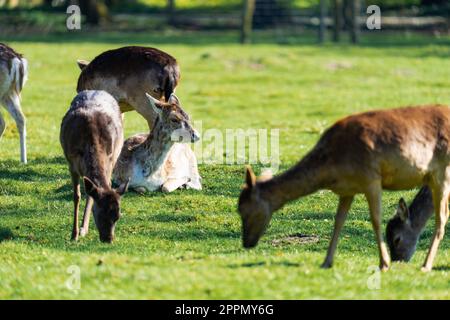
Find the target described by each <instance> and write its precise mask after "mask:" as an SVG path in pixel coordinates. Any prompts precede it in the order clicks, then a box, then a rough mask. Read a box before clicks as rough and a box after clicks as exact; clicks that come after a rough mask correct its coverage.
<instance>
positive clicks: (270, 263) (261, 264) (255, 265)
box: [227, 261, 301, 269]
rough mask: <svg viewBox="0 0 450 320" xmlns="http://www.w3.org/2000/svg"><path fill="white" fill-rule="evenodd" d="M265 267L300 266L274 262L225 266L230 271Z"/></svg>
mask: <svg viewBox="0 0 450 320" xmlns="http://www.w3.org/2000/svg"><path fill="white" fill-rule="evenodd" d="M265 266H281V267H295V268H298V267H300V266H301V264H300V263H296V262H290V261H276V262H270V261H269V262H267V261H258V262H246V263H240V264H239V263H238V264H229V265H227V267H228V268H230V269H239V268H255V267H265Z"/></svg>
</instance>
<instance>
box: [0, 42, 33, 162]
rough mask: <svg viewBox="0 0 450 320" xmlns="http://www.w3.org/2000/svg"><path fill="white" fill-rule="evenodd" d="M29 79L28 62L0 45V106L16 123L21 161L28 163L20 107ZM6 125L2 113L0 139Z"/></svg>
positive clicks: (22, 116)
mask: <svg viewBox="0 0 450 320" xmlns="http://www.w3.org/2000/svg"><path fill="white" fill-rule="evenodd" d="M27 77H28V62H27V60H26V59H25V58H24V57H23V56H22V55H21V54H19V53H17V52H16V51H14V50H13V49H12V48H10V47H8V46H7V45H5V44H3V43H0V104H2V105H3V106H4V107H5V108H6V110H8V112H9V114H10V115H11V116H12V117H13V119H14V121H15V122H16V126H17V129H18V130H19V136H20V160H21V161H22V162H23V163H27V141H26V140H27V131H26V123H25V116H24V115H23V112H22V108H21V105H20V93H21V91H22V88H23V86H24V85H25V82H26V81H27ZM5 128H6V123H5V120H4V119H3V117H2V114H1V113H0V138H1V137H2V135H3V133H4V132H5Z"/></svg>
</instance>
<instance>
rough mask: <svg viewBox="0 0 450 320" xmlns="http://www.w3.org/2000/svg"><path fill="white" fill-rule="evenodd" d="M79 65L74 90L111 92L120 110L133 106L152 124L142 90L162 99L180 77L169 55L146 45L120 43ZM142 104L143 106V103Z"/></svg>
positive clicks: (127, 109) (174, 62)
mask: <svg viewBox="0 0 450 320" xmlns="http://www.w3.org/2000/svg"><path fill="white" fill-rule="evenodd" d="M79 66H80V68H81V69H82V71H81V74H80V77H79V78H78V86H77V91H78V92H79V91H81V90H105V91H107V92H109V93H110V94H112V95H113V96H114V97H115V98H116V100H117V101H119V104H120V106H121V111H122V112H126V111H131V110H136V111H138V112H139V113H140V114H141V115H142V116H144V118H145V119H147V121H148V122H149V126H150V125H151V124H153V121H154V120H155V115H154V114H153V112H152V111H151V110H149V109H148V108H146V107H145V106H146V105H147V104H146V103H145V93H146V92H148V93H149V94H151V95H152V96H153V97H154V98H156V99H162V98H163V97H164V98H165V99H166V101H167V100H168V99H169V97H170V95H171V94H172V93H173V92H174V91H175V88H176V86H177V85H178V82H179V81H180V70H179V67H178V64H177V61H176V59H175V58H174V57H172V56H171V55H169V54H167V53H165V52H163V51H161V50H158V49H155V48H146V47H136V46H132V47H123V48H119V49H115V50H110V51H106V52H104V53H102V54H100V55H99V56H97V57H96V58H95V59H94V60H93V61H92V62H91V63H89V64H88V65H87V66H86V62H84V63H81V64H80V63H79ZM143 106H144V107H143Z"/></svg>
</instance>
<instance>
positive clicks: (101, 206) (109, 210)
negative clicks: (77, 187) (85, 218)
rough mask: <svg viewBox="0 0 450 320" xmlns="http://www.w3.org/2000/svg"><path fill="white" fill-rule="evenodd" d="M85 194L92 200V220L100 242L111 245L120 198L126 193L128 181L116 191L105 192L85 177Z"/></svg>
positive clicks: (117, 217) (118, 213) (117, 218)
mask: <svg viewBox="0 0 450 320" xmlns="http://www.w3.org/2000/svg"><path fill="white" fill-rule="evenodd" d="M83 180H84V186H85V189H86V193H87V194H88V195H89V196H91V197H92V198H94V208H93V213H94V220H95V225H96V226H97V229H98V232H99V235H100V241H102V242H108V243H111V242H112V241H113V240H114V229H115V227H116V223H117V221H118V220H119V218H120V197H121V196H122V195H123V194H124V193H125V192H127V189H128V184H129V181H127V182H125V183H123V184H122V185H120V186H119V187H118V188H117V189H110V190H106V189H104V188H100V187H98V186H97V185H96V184H95V183H94V182H93V181H92V180H90V179H89V178H87V177H84V178H83Z"/></svg>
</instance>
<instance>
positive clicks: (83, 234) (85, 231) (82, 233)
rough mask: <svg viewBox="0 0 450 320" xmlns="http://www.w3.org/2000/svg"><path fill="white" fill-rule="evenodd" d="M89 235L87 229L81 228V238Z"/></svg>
mask: <svg viewBox="0 0 450 320" xmlns="http://www.w3.org/2000/svg"><path fill="white" fill-rule="evenodd" d="M87 233H88V231H87V229H84V228H80V237H85V236H86V235H87Z"/></svg>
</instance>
